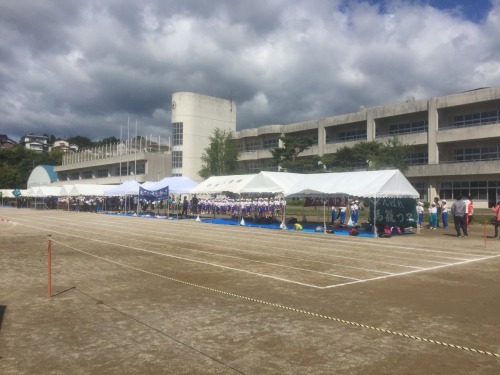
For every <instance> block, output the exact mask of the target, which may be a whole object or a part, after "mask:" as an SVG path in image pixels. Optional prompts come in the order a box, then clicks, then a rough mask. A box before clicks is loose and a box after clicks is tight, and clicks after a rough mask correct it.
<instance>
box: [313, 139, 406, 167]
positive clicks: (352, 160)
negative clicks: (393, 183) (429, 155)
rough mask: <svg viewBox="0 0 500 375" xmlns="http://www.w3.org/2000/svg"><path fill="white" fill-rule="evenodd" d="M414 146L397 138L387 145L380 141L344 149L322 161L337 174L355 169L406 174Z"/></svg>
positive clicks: (323, 158)
mask: <svg viewBox="0 0 500 375" xmlns="http://www.w3.org/2000/svg"><path fill="white" fill-rule="evenodd" d="M412 150H413V146H411V145H406V144H403V143H402V142H401V141H400V140H399V139H398V138H397V137H394V138H390V139H389V140H388V141H387V142H386V143H385V144H384V143H381V142H378V141H371V142H360V143H357V144H355V145H354V146H352V147H347V146H345V147H342V148H340V149H339V150H338V151H337V152H336V153H335V154H332V155H325V156H323V157H322V158H321V161H322V162H323V163H324V164H325V165H326V166H327V169H328V170H331V171H335V172H343V171H353V170H355V169H366V170H369V169H389V168H391V169H399V170H400V171H401V172H402V173H405V172H406V171H407V170H408V168H409V164H408V159H409V157H410V153H411V151H412Z"/></svg>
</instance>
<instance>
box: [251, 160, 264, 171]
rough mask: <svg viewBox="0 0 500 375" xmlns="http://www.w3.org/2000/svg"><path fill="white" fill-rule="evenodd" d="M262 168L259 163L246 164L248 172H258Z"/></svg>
mask: <svg viewBox="0 0 500 375" xmlns="http://www.w3.org/2000/svg"><path fill="white" fill-rule="evenodd" d="M261 168H262V165H261V164H260V163H255V162H254V163H249V164H248V172H249V173H259V172H260V170H261Z"/></svg>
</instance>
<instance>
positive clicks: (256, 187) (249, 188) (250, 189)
mask: <svg viewBox="0 0 500 375" xmlns="http://www.w3.org/2000/svg"><path fill="white" fill-rule="evenodd" d="M303 177H304V175H302V174H299V173H283V172H260V173H259V174H257V175H255V176H254V178H252V180H251V181H249V182H248V183H247V184H246V185H245V186H244V187H243V188H242V189H241V193H248V194H252V193H253V194H257V193H262V194H264V193H270V194H276V193H283V192H284V191H285V190H286V189H287V188H288V187H290V186H292V185H294V184H295V183H297V182H298V181H299V180H300V179H302V178H303Z"/></svg>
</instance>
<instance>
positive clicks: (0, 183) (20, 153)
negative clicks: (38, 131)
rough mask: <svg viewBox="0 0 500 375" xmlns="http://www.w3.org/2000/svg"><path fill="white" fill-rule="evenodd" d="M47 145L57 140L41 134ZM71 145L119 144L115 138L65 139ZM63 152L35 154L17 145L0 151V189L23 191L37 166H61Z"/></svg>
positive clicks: (82, 147) (83, 146) (81, 148)
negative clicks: (95, 139)
mask: <svg viewBox="0 0 500 375" xmlns="http://www.w3.org/2000/svg"><path fill="white" fill-rule="evenodd" d="M43 135H44V136H46V137H47V138H48V142H49V144H54V142H55V141H56V140H57V138H56V137H55V136H54V135H50V136H49V135H47V134H43ZM66 141H68V143H69V144H71V145H77V146H78V148H79V149H80V150H83V149H86V148H92V147H99V146H104V145H106V144H114V143H119V142H120V140H119V139H117V138H115V137H107V138H103V139H101V140H100V141H91V140H90V139H89V138H87V137H83V136H80V135H77V136H75V137H71V138H67V139H66ZM62 157H63V152H61V151H60V150H59V149H57V148H55V149H53V150H51V151H49V152H37V151H33V150H29V149H27V148H25V147H24V146H23V145H21V144H17V145H15V146H14V147H12V148H2V149H0V176H1V178H0V189H11V188H12V189H14V188H16V189H25V188H26V185H27V183H28V178H29V176H30V174H31V172H32V171H33V169H34V168H35V167H36V166H38V165H61V164H62Z"/></svg>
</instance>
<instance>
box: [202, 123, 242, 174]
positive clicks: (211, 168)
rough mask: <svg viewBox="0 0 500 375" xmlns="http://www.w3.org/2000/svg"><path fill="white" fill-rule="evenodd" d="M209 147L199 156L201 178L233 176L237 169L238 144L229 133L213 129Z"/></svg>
mask: <svg viewBox="0 0 500 375" xmlns="http://www.w3.org/2000/svg"><path fill="white" fill-rule="evenodd" d="M209 139H210V145H209V146H208V147H207V148H205V153H204V154H203V155H202V156H201V162H202V167H201V169H200V171H199V172H198V175H200V177H201V178H208V177H210V176H224V175H231V174H235V172H236V171H237V168H238V164H237V162H238V144H237V142H236V140H235V139H234V138H233V133H232V132H231V131H226V130H221V129H219V128H217V129H215V130H214V132H213V135H212V136H211V137H210V138H209Z"/></svg>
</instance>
